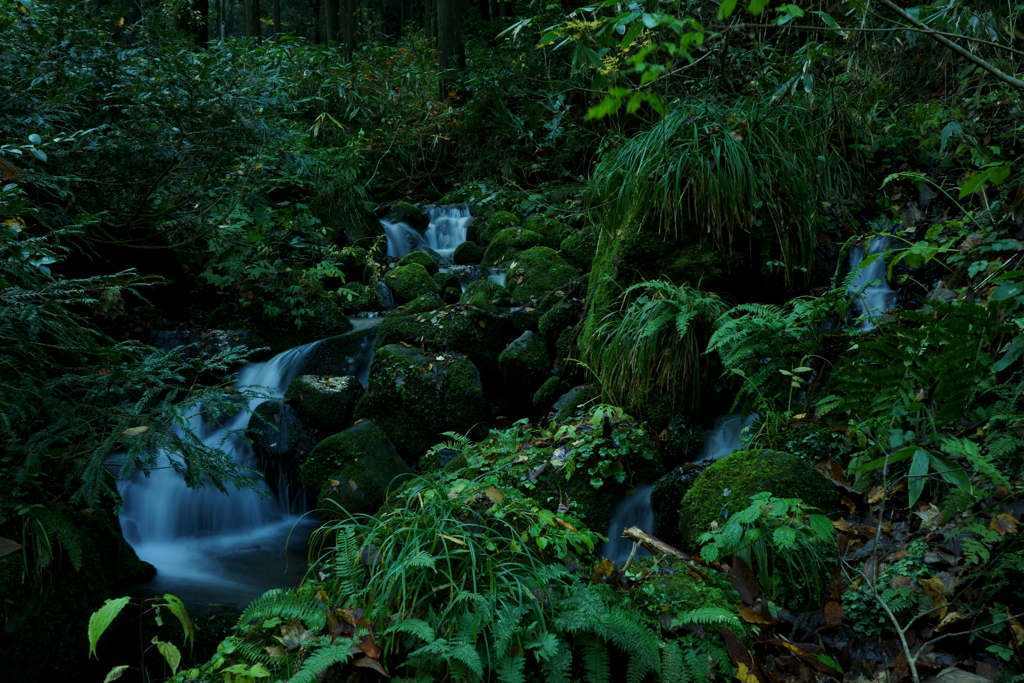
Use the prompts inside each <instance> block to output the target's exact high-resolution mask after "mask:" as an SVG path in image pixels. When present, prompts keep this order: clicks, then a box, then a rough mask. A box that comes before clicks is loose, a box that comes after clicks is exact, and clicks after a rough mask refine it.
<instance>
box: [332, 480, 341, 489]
mask: <svg viewBox="0 0 1024 683" xmlns="http://www.w3.org/2000/svg"><path fill="white" fill-rule="evenodd" d="M339 486H341V482H340V481H338V480H337V479H331V488H332V489H336V488H338V487H339Z"/></svg>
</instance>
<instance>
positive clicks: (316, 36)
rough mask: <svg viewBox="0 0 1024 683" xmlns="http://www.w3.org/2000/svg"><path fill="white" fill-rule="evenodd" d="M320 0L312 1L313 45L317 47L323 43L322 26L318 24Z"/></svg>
mask: <svg viewBox="0 0 1024 683" xmlns="http://www.w3.org/2000/svg"><path fill="white" fill-rule="evenodd" d="M320 4H321V0H313V4H312V6H311V9H312V10H313V44H314V45H319V44H320V43H321V42H322V41H323V25H322V24H321V23H320V21H321V20H320Z"/></svg>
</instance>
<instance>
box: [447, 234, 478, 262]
mask: <svg viewBox="0 0 1024 683" xmlns="http://www.w3.org/2000/svg"><path fill="white" fill-rule="evenodd" d="M452 260H453V261H455V265H458V266H475V265H477V264H479V263H481V262H483V260H484V250H483V249H481V248H480V246H479V245H478V244H477V243H476V242H470V241H468V240H467V241H466V242H463V243H462V244H460V245H459V246H457V247H455V252H454V253H453V254H452Z"/></svg>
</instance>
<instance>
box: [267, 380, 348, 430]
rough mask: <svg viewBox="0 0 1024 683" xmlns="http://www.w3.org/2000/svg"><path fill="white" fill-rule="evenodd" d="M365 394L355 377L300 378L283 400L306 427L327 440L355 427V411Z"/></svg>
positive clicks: (292, 382)
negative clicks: (333, 435) (353, 412)
mask: <svg viewBox="0 0 1024 683" xmlns="http://www.w3.org/2000/svg"><path fill="white" fill-rule="evenodd" d="M362 390H363V387H362V385H360V384H359V380H357V379H356V378H355V377H353V376H352V375H345V376H343V377H332V376H329V375H299V376H298V377H296V378H295V379H293V380H292V381H291V384H289V385H288V390H287V391H286V392H285V395H284V397H285V399H287V401H288V404H289V405H290V406H291V407H292V408H294V409H295V412H296V413H297V414H298V416H299V419H300V420H302V423H303V424H305V425H306V426H308V427H310V428H311V429H315V430H317V431H318V432H320V434H321V435H323V436H327V435H329V434H336V433H338V432H340V431H341V430H343V429H345V428H346V427H348V426H349V425H351V424H352V411H353V410H354V409H355V405H356V399H357V398H358V397H359V394H360V393H362Z"/></svg>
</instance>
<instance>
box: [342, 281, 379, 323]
mask: <svg viewBox="0 0 1024 683" xmlns="http://www.w3.org/2000/svg"><path fill="white" fill-rule="evenodd" d="M340 289H341V291H339V292H338V308H339V309H340V310H341V312H342V313H344V314H345V315H353V314H355V313H360V312H362V311H369V310H370V309H372V308H376V304H377V295H376V294H375V293H374V291H373V290H371V289H370V288H369V287H367V286H366V285H364V284H362V283H361V282H346V283H345V284H343V285H342V286H341V288H340Z"/></svg>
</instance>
